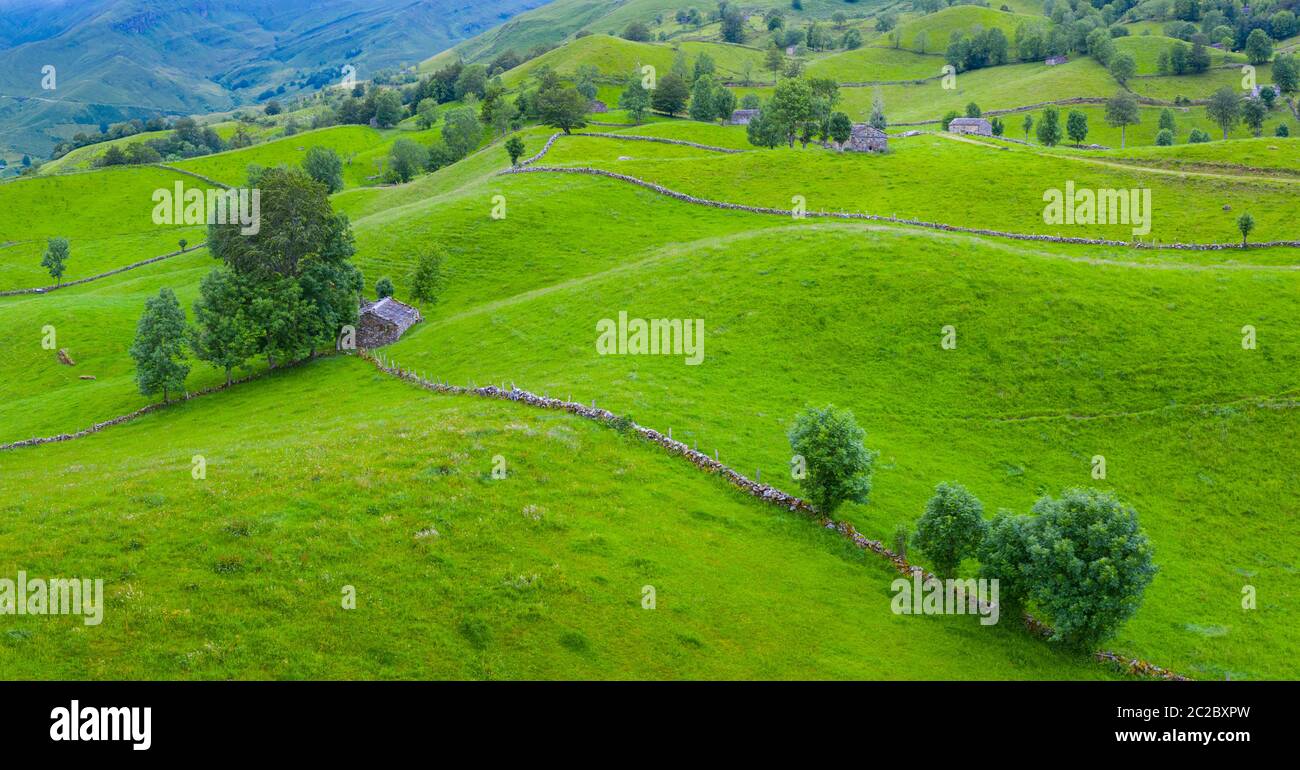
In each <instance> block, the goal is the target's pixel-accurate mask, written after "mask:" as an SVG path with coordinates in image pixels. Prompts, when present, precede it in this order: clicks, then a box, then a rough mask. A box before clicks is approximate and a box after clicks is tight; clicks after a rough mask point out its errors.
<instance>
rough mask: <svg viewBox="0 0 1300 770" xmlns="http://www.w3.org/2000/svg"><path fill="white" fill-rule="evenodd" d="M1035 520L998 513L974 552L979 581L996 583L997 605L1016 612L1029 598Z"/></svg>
mask: <svg viewBox="0 0 1300 770" xmlns="http://www.w3.org/2000/svg"><path fill="white" fill-rule="evenodd" d="M1035 521H1036V519H1033V518H1030V517H1028V516H1017V515H1014V514H1011V513H1008V512H1005V511H999V512H998V515H997V516H994V517H993V520H992V521H990V522H989V523H988V527H987V528H986V529H985V531H984V539H983V541H982V542H981V543H980V546H979V549H978V551H977V552H976V556H977V558H979V562H980V572H979V576H980V578H982V579H984V580H996V581H998V602H999V603H1001V604H1002V605H1003V607H1005V608H1007V609H1009V610H1019V609H1021V608H1022V607H1023V606H1024V603H1025V599H1026V598H1027V597H1028V595H1029V578H1028V577H1027V576H1026V574H1025V573H1026V571H1027V570H1028V568H1029V545H1030V543H1031V542H1032V540H1031V537H1032V534H1031V533H1032V529H1033V526H1034V522H1035Z"/></svg>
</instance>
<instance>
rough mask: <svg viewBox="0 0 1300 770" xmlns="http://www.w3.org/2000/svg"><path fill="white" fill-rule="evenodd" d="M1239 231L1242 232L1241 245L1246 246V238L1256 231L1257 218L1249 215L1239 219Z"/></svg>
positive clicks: (1243, 215)
mask: <svg viewBox="0 0 1300 770" xmlns="http://www.w3.org/2000/svg"><path fill="white" fill-rule="evenodd" d="M1237 229H1238V230H1240V231H1241V245H1242V246H1243V247H1244V246H1245V245H1246V237H1247V236H1249V235H1250V234H1251V232H1253V231H1254V229H1255V218H1254V217H1252V216H1251V215H1250V214H1249V213H1247V214H1242V215H1241V216H1240V217H1237Z"/></svg>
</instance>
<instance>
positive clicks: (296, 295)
mask: <svg viewBox="0 0 1300 770" xmlns="http://www.w3.org/2000/svg"><path fill="white" fill-rule="evenodd" d="M254 171H256V173H257V177H256V182H255V184H254V185H253V186H256V187H257V188H258V189H259V190H260V191H261V208H260V217H259V227H258V230H257V232H256V233H251V234H247V235H245V234H242V233H241V232H240V230H241V225H240V224H238V223H235V224H214V225H209V226H208V241H207V243H208V250H209V251H210V252H211V253H212V255H213V256H215V257H217V258H218V259H220V260H221V261H222V262H224V263H225V264H226V266H227V267H229V268H230V269H231V270H232V271H233V272H234V273H235V274H236V275H237V276H238V277H239V279H240V281H241V283H242V285H243V286H245V287H246V289H247V291H248V295H249V297H250V299H249V307H250V311H249V317H250V318H252V319H253V321H254V323H256V324H257V328H258V333H259V334H260V335H261V336H260V340H259V343H258V352H259V353H261V354H264V355H265V356H266V358H267V361H268V362H269V363H270V364H272V365H275V363H276V361H277V360H283V359H289V360H292V359H296V358H299V357H302V356H304V355H307V354H309V353H312V352H314V351H315V350H316V349H317V347H318V346H320V345H323V344H326V343H328V344H330V345H333V344H334V342H335V341H336V340H337V338H338V331H339V328H340V327H341V326H343V325H346V324H355V323H356V320H357V309H358V300H359V298H360V295H361V289H362V280H361V274H360V272H358V271H357V269H356V267H355V266H353V265H352V262H351V261H350V260H351V257H352V254H353V252H354V251H355V246H354V244H353V238H352V228H351V225H350V224H349V223H348V218H347V216H346V215H344V214H336V213H334V210H333V209H332V208H331V206H330V200H329V193H328V191H327V190H326V188H325V185H323V184H321V183H320V182H317V181H315V180H314V179H312V178H311V177H309V176H308V175H307V174H306V172H304V171H302V170H301V169H298V168H293V167H286V166H277V167H274V168H268V169H262V170H260V171H257V170H254Z"/></svg>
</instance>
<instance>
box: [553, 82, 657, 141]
mask: <svg viewBox="0 0 1300 770" xmlns="http://www.w3.org/2000/svg"><path fill="white" fill-rule="evenodd" d="M666 79H667V78H665V80H666ZM586 115H587V99H586V98H585V97H583V95H582V94H580V93H578V90H577V89H576V88H564V87H559V88H549V89H547V90H545V91H542V92H541V93H539V94H538V95H537V116H538V117H539V118H541V120H542V122H543V123H545V124H546V125H548V126H553V127H555V128H558V129H560V130H562V131H563V132H564V133H566V134H570V133H573V129H575V128H582V127H583V126H585V125H586V122H584V121H583V118H584V117H586Z"/></svg>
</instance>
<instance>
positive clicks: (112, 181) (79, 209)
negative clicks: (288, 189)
mask: <svg viewBox="0 0 1300 770" xmlns="http://www.w3.org/2000/svg"><path fill="white" fill-rule="evenodd" d="M176 182H182V183H183V184H184V185H185V187H186V189H189V188H194V187H197V188H200V189H207V185H204V184H203V183H202V182H200V181H199V180H197V179H194V178H193V177H190V176H187V175H184V174H177V173H176V172H174V171H168V170H165V169H159V168H154V167H148V166H146V167H125V166H120V167H115V168H111V169H104V170H102V171H97V172H95V173H86V174H70V175H67V176H61V177H57V178H56V177H32V178H27V179H18V180H14V181H10V182H6V183H4V184H0V211H3V212H4V213H5V216H4V218H3V220H0V222H3V224H0V244H5V245H2V246H0V291H5V290H10V289H25V288H33V287H37V286H52V285H54V283H55V280H54V279H53V278H51V277H50V275H49V274H48V273H47V272H46V270H45V268H43V267H41V258H42V255H44V253H45V249H46V240H47V239H48V238H56V237H65V238H67V239H68V241H69V245H70V247H71V257H70V258H69V260H68V263H67V271H66V273H65V274H64V276H63V280H64V281H65V282H66V281H75V280H77V279H79V278H85V277H88V276H91V275H97V274H99V273H102V272H106V271H108V270H113V269H115V268H118V267H122V266H124V265H128V264H131V263H133V262H139V261H141V260H145V259H149V258H150V257H156V256H159V255H161V254H166V253H168V252H171V251H175V250H176V249H177V243H178V241H179V240H180V239H182V238H184V239H186V240H187V241H188V242H189V243H191V244H195V243H199V242H201V241H202V240H203V238H204V237H205V231H206V228H205V227H203V226H198V227H195V226H186V225H157V224H154V222H153V209H154V205H155V204H154V201H153V194H154V191H156V190H159V189H165V190H173V189H174V185H175V183H176Z"/></svg>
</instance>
